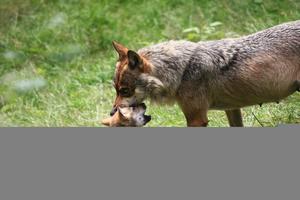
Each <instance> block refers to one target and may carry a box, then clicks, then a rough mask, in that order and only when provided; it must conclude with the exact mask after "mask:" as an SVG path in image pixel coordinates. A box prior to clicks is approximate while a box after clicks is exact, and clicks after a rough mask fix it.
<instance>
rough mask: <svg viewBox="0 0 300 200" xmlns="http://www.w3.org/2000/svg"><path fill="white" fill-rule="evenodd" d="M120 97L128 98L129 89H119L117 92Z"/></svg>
mask: <svg viewBox="0 0 300 200" xmlns="http://www.w3.org/2000/svg"><path fill="white" fill-rule="evenodd" d="M119 93H120V95H121V96H129V89H128V88H121V89H120V90H119Z"/></svg>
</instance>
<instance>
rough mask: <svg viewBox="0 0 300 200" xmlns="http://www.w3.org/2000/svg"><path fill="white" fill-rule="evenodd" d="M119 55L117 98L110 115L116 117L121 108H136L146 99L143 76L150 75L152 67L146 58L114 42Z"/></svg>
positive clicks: (116, 72) (116, 78) (117, 64)
mask: <svg viewBox="0 0 300 200" xmlns="http://www.w3.org/2000/svg"><path fill="white" fill-rule="evenodd" d="M113 46H114V48H115V50H116V51H117V53H118V54H119V59H118V61H117V63H116V69H115V75H114V87H115V89H116V98H115V102H114V105H113V109H112V111H111V113H110V115H111V116H112V115H114V113H115V112H116V111H117V108H118V107H119V106H125V107H130V106H135V105H138V104H140V103H142V102H143V100H144V99H145V98H146V91H145V89H146V86H145V84H146V83H143V80H142V79H141V77H142V75H145V74H149V73H150V71H151V65H150V63H149V62H148V61H147V59H146V58H145V57H143V56H142V55H139V54H138V53H136V52H135V51H132V50H129V49H128V48H126V47H124V46H123V45H121V44H118V43H116V42H113Z"/></svg>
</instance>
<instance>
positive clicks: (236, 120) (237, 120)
mask: <svg viewBox="0 0 300 200" xmlns="http://www.w3.org/2000/svg"><path fill="white" fill-rule="evenodd" d="M225 113H226V116H227V119H228V122H229V125H230V126H233V127H243V118H242V112H241V109H233V110H225Z"/></svg>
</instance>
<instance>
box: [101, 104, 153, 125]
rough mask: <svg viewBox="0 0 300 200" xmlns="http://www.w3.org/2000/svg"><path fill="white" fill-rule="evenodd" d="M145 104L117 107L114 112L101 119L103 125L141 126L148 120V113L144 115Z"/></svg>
mask: <svg viewBox="0 0 300 200" xmlns="http://www.w3.org/2000/svg"><path fill="white" fill-rule="evenodd" d="M145 112H146V105H145V104H144V103H142V104H140V105H138V106H134V107H117V111H116V112H115V114H114V115H113V116H111V117H109V118H106V119H104V120H102V124H103V125H105V126H110V127H113V126H115V127H116V126H132V127H141V126H144V125H146V124H147V123H148V122H149V121H150V120H151V116H150V115H145Z"/></svg>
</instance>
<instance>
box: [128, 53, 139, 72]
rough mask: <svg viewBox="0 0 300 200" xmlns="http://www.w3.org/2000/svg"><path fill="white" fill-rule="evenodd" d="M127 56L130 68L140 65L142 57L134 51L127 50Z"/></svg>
mask: <svg viewBox="0 0 300 200" xmlns="http://www.w3.org/2000/svg"><path fill="white" fill-rule="evenodd" d="M127 57H128V66H129V67H130V69H136V68H141V67H142V58H141V57H140V56H139V54H137V53H136V52H134V51H132V50H128V52H127Z"/></svg>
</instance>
